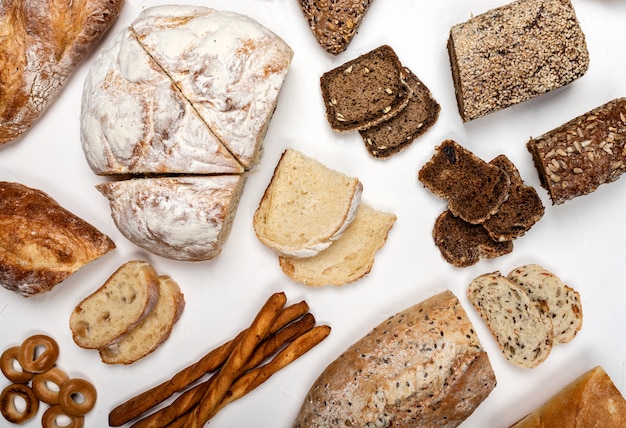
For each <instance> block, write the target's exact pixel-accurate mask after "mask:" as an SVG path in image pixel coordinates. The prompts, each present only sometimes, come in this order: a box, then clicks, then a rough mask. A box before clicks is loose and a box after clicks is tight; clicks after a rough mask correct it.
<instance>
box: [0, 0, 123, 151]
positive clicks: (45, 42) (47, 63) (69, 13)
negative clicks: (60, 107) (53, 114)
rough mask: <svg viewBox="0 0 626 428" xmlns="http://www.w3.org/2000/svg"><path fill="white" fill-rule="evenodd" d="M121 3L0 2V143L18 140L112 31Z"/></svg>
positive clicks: (89, 0) (110, 0)
mask: <svg viewBox="0 0 626 428" xmlns="http://www.w3.org/2000/svg"><path fill="white" fill-rule="evenodd" d="M122 4H123V0H84V1H77V2H71V1H51V2H48V1H43V0H31V1H20V0H6V1H3V2H1V3H0V28H2V32H3V37H2V44H0V144H2V143H6V142H9V141H11V140H14V139H16V138H17V137H19V136H20V135H21V134H23V133H24V132H26V131H27V130H28V129H30V127H31V126H32V125H33V124H34V123H35V121H36V120H37V118H38V117H39V116H40V115H41V113H42V112H43V111H44V110H45V109H46V107H47V106H48V105H49V104H50V103H51V102H52V101H53V99H54V98H56V96H57V95H58V93H59V92H60V91H61V89H62V88H63V86H64V85H65V82H66V81H67V79H68V78H69V77H70V75H71V74H72V72H73V71H74V69H75V68H76V66H77V65H78V63H80V61H81V60H82V59H83V57H84V56H85V55H86V54H87V53H88V52H89V51H90V50H91V49H92V48H93V46H94V45H95V44H96V42H98V40H99V39H100V37H101V36H102V35H103V34H104V33H105V32H106V31H107V30H108V29H109V28H110V26H111V25H112V24H113V22H114V21H115V19H116V18H117V16H118V15H119V13H120V9H121V8H122Z"/></svg>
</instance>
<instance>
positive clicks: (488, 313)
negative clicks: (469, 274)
mask: <svg viewBox="0 0 626 428" xmlns="http://www.w3.org/2000/svg"><path fill="white" fill-rule="evenodd" d="M468 297H469V301H470V302H471V303H472V305H473V306H474V308H475V309H476V311H477V312H478V314H479V315H480V317H481V318H482V319H483V321H484V322H485V324H487V327H488V328H489V330H490V331H491V333H492V334H493V336H494V338H495V339H496V342H497V344H498V346H499V347H500V350H501V351H502V354H503V355H504V357H505V358H506V359H507V360H508V361H510V362H511V363H513V364H515V365H517V366H519V367H524V368H533V367H536V366H538V365H539V364H541V363H542V362H543V361H545V359H546V358H548V355H550V352H551V351H552V346H553V343H554V335H553V329H552V322H551V321H550V316H549V315H548V311H547V310H546V308H544V307H543V306H545V304H543V303H541V302H534V301H533V300H532V299H531V298H530V296H529V295H528V294H527V293H526V291H525V290H524V289H523V288H522V287H520V286H519V285H517V284H515V283H514V282H513V281H511V280H510V279H508V278H506V277H504V276H502V274H501V273H500V272H493V273H488V274H484V275H481V276H479V277H477V278H475V279H474V280H473V281H472V282H471V284H470V285H469V288H468Z"/></svg>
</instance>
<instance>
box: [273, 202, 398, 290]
mask: <svg viewBox="0 0 626 428" xmlns="http://www.w3.org/2000/svg"><path fill="white" fill-rule="evenodd" d="M395 221H396V216H395V215H394V214H389V213H386V212H383V211H378V210H375V209H374V208H372V207H371V206H369V205H366V204H361V205H360V206H359V209H358V210H357V212H356V217H355V218H354V221H353V222H352V223H350V225H349V226H348V227H347V228H346V231H345V232H344V234H343V235H342V236H341V238H339V239H338V240H337V241H335V242H333V243H332V244H331V246H330V247H328V248H327V249H326V250H324V251H322V252H321V253H319V254H318V255H316V256H313V257H307V258H295V257H285V256H281V257H279V263H280V267H281V269H282V270H283V272H285V274H286V275H287V276H289V277H290V278H292V279H293V280H294V281H297V282H301V283H303V284H305V285H308V286H312V287H319V286H324V285H335V286H341V285H345V284H349V283H352V282H354V281H356V280H358V279H360V278H363V277H364V276H365V275H367V274H368V273H369V272H370V271H371V269H372V266H373V265H374V256H375V254H376V252H377V251H378V250H379V249H381V248H382V247H383V245H384V244H385V242H387V236H388V234H389V231H390V230H391V228H392V227H393V224H394V223H395Z"/></svg>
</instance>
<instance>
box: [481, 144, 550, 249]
mask: <svg viewBox="0 0 626 428" xmlns="http://www.w3.org/2000/svg"><path fill="white" fill-rule="evenodd" d="M489 163H490V164H492V165H496V166H497V167H499V168H501V169H502V170H504V171H505V172H506V173H507V174H508V176H509V179H510V180H511V187H510V189H509V197H508V198H507V200H506V201H504V202H503V203H502V205H500V208H499V209H498V212H497V213H495V214H493V215H492V216H491V217H489V218H488V219H487V220H485V221H484V222H483V227H484V228H485V229H486V230H487V233H489V236H491V238H492V239H494V240H496V241H510V240H512V239H515V238H519V237H520V236H522V235H524V234H525V233H526V232H527V231H528V230H529V229H530V228H531V227H532V226H533V225H534V224H535V223H536V222H538V221H539V220H540V219H541V217H543V213H544V211H545V209H544V207H543V203H542V202H541V199H540V198H539V195H538V194H537V191H536V190H535V188H534V187H532V186H528V185H526V184H524V181H523V180H522V177H521V176H520V173H519V171H518V170H517V168H516V167H515V165H514V164H513V162H511V160H510V159H509V158H507V157H506V156H505V155H500V156H497V157H496V158H494V159H492V160H491V162H489Z"/></svg>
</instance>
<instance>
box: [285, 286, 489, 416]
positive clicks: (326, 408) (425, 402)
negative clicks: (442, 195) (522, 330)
mask: <svg viewBox="0 0 626 428" xmlns="http://www.w3.org/2000/svg"><path fill="white" fill-rule="evenodd" d="M495 384H496V378H495V375H494V373H493V370H492V368H491V364H490V362H489V358H488V356H487V354H486V352H485V351H484V350H483V348H482V346H481V344H480V341H479V340H478V337H477V336H476V333H475V330H474V328H473V326H472V324H471V321H470V320H469V318H468V317H467V314H466V313H465V311H464V309H463V307H462V306H461V303H460V302H459V300H458V299H457V298H456V296H455V295H454V294H453V293H452V292H450V291H444V292H442V293H439V294H437V295H434V296H432V297H430V298H428V299H426V300H424V301H423V302H421V303H418V304H417V305H414V306H412V307H410V308H408V309H406V310H404V311H402V312H400V313H398V314H396V315H394V316H392V317H390V318H389V319H387V320H386V321H384V322H382V323H381V324H380V325H379V326H378V327H376V328H374V330H372V331H371V332H370V333H369V334H367V335H366V336H365V337H363V338H362V339H360V340H359V341H357V342H356V343H355V344H354V345H352V346H351V347H350V348H348V349H347V350H346V351H345V352H344V353H343V354H341V356H339V358H337V359H336V360H335V361H333V362H332V363H331V364H330V365H329V366H328V367H327V368H326V369H325V370H324V371H323V372H322V374H321V375H320V376H319V378H318V379H317V380H316V381H315V383H314V384H313V385H312V387H311V388H310V390H309V392H308V394H307V396H306V398H305V400H304V403H303V404H302V407H301V409H300V412H299V414H298V416H297V419H296V421H295V424H294V427H295V428H305V427H321V426H324V427H344V428H345V427H365V426H372V427H373V426H398V427H404V426H407V427H408V426H423V427H443V426H445V427H455V426H458V425H459V424H461V422H463V421H464V420H465V419H466V418H467V417H468V416H469V415H470V414H472V413H473V411H474V410H475V409H476V407H477V406H478V405H479V404H480V403H481V402H482V401H483V400H484V399H485V398H486V397H487V395H489V393H490V392H491V391H492V389H493V388H494V386H495Z"/></svg>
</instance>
